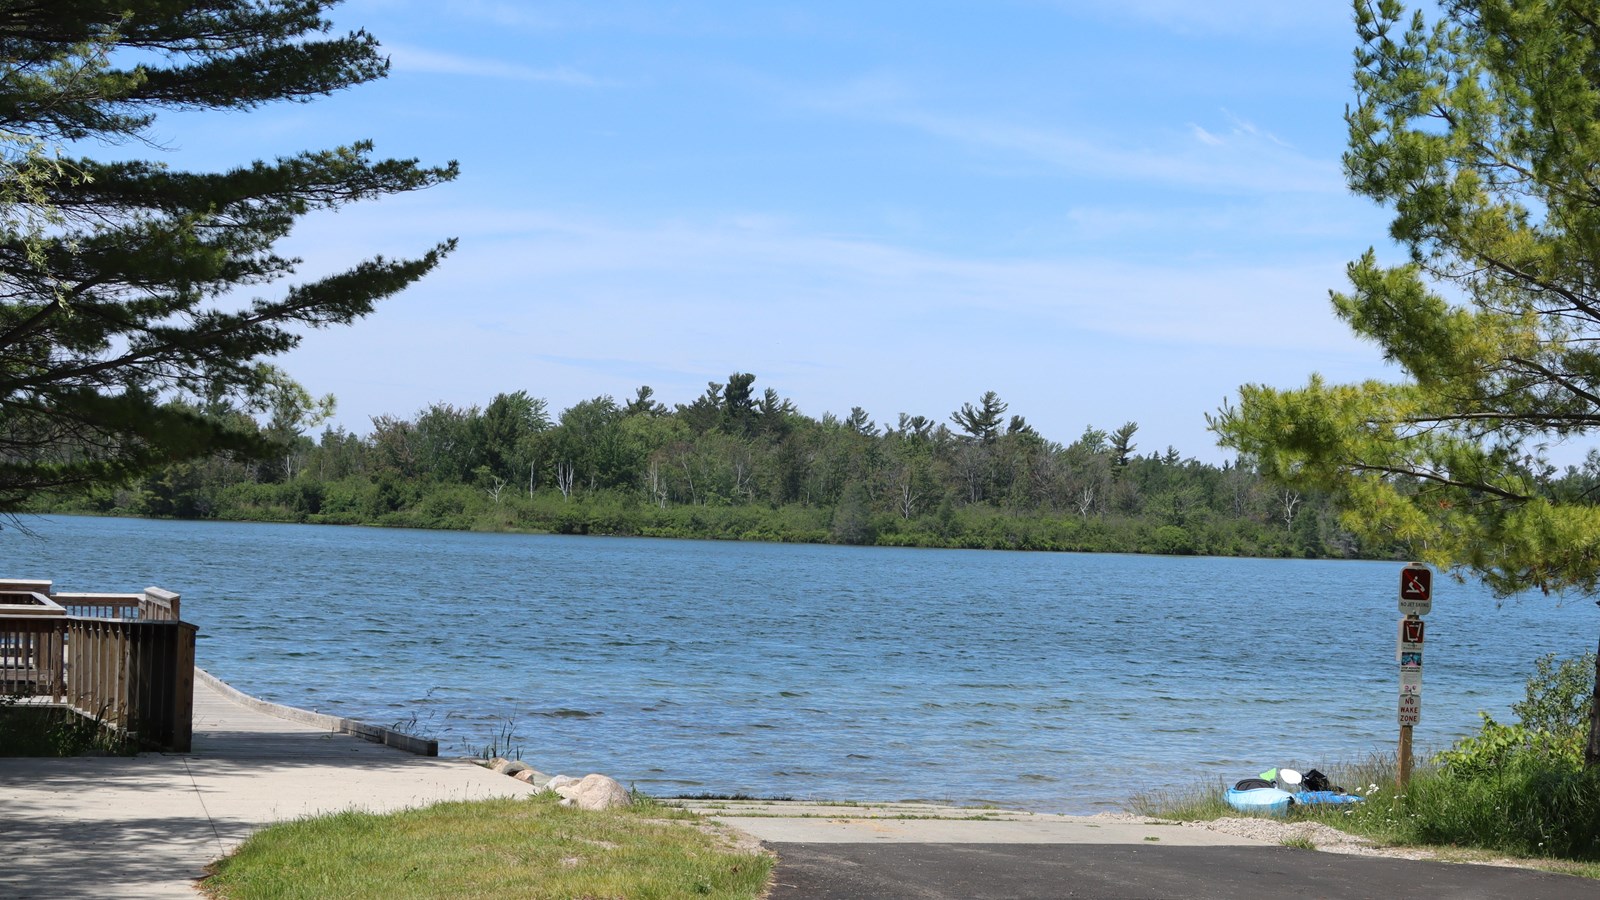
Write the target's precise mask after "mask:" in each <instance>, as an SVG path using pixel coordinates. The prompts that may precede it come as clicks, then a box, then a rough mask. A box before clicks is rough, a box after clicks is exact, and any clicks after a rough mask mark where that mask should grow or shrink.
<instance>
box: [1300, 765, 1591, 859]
mask: <svg viewBox="0 0 1600 900" xmlns="http://www.w3.org/2000/svg"><path fill="white" fill-rule="evenodd" d="M1373 784H1377V785H1379V787H1378V789H1377V790H1375V791H1374V790H1370V786H1371V785H1373ZM1365 786H1366V787H1368V788H1369V790H1368V795H1369V796H1368V800H1367V802H1366V803H1363V804H1360V805H1356V806H1348V807H1324V808H1317V807H1311V808H1308V809H1306V810H1304V811H1302V812H1299V813H1298V815H1301V816H1304V817H1307V818H1315V819H1318V820H1320V821H1324V822H1327V823H1328V824H1330V825H1333V826H1334V827H1336V828H1339V829H1341V830H1343V831H1348V832H1351V833H1353V834H1359V835H1362V836H1363V837H1367V838H1369V839H1371V840H1374V841H1377V842H1380V843H1384V844H1392V845H1402V846H1444V847H1464V848H1473V849H1479V850H1487V851H1491V852H1494V853H1503V854H1507V855H1510V856H1516V857H1522V858H1549V859H1565V860H1571V861H1576V862H1591V863H1594V862H1600V774H1597V773H1585V772H1582V771H1581V770H1577V769H1567V768H1561V767H1557V766H1550V765H1544V764H1541V763H1539V761H1537V760H1534V759H1530V758H1526V757H1519V758H1513V759H1511V760H1509V761H1508V762H1507V764H1506V765H1504V766H1503V767H1502V768H1500V769H1499V770H1496V771H1493V772H1483V773H1477V774H1474V775H1472V776H1470V777H1467V776H1462V775H1457V774H1454V773H1452V772H1451V771H1450V770H1448V769H1440V768H1433V767H1427V768H1423V769H1421V770H1420V771H1418V772H1416V773H1414V774H1413V776H1412V779H1411V785H1410V787H1409V788H1408V789H1407V790H1406V792H1405V793H1403V794H1402V793H1400V792H1399V791H1397V790H1396V789H1395V788H1394V787H1393V782H1389V783H1387V784H1385V783H1382V782H1377V781H1369V782H1368V783H1367V785H1365Z"/></svg>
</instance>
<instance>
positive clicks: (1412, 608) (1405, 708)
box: [1395, 563, 1433, 791]
mask: <svg viewBox="0 0 1600 900" xmlns="http://www.w3.org/2000/svg"><path fill="white" fill-rule="evenodd" d="M1432 611H1433V572H1432V571H1431V570H1429V569H1428V567H1426V566H1424V565H1422V564H1421V563H1411V564H1410V565H1408V566H1406V567H1405V568H1404V569H1401V570H1400V612H1401V613H1403V614H1404V615H1405V618H1404V619H1401V620H1400V636H1399V640H1398V641H1397V642H1396V644H1395V659H1396V661H1398V662H1399V663H1400V711H1399V712H1400V714H1399V719H1400V748H1399V757H1400V759H1399V774H1398V776H1397V777H1396V779H1395V780H1396V781H1397V782H1398V783H1399V787H1400V790H1402V791H1403V790H1405V789H1406V786H1407V785H1409V784H1410V783H1411V729H1412V727H1413V726H1415V725H1416V724H1417V723H1418V722H1421V721H1422V636H1423V633H1424V626H1423V622H1422V617H1423V616H1425V615H1427V614H1428V613H1430V612H1432Z"/></svg>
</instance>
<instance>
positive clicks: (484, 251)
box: [290, 195, 1378, 452]
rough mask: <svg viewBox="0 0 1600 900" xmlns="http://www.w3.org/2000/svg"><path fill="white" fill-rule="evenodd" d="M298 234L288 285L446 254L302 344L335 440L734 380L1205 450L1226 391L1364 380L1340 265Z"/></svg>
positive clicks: (303, 369) (296, 363)
mask: <svg viewBox="0 0 1600 900" xmlns="http://www.w3.org/2000/svg"><path fill="white" fill-rule="evenodd" d="M312 224H313V227H311V228H309V229H308V230H307V231H306V232H305V233H304V234H303V235H300V236H298V237H297V243H299V244H300V245H301V246H302V247H303V248H305V252H304V255H305V256H306V258H307V261H306V266H305V270H306V271H307V272H308V273H311V272H315V271H318V270H321V269H323V268H324V267H328V268H332V267H334V266H335V264H340V265H347V264H349V262H350V261H352V260H354V259H357V258H361V257H363V256H368V255H371V254H372V253H373V252H376V251H377V250H378V249H384V250H388V251H394V250H396V249H402V250H403V248H406V247H408V246H426V244H425V242H423V241H421V240H419V239H418V238H417V237H416V236H417V235H435V234H437V233H439V232H441V231H442V232H444V233H455V234H459V235H460V236H461V239H462V243H461V248H460V250H458V251H457V253H456V254H455V255H453V256H452V257H451V258H450V259H449V260H447V262H446V263H445V265H444V266H443V267H442V268H441V269H440V270H439V271H438V272H436V273H434V274H433V275H431V276H430V277H429V278H427V279H425V280H424V281H423V282H422V283H420V284H418V285H417V286H415V287H414V288H412V289H411V290H409V291H407V292H406V293H405V294H403V295H402V296H401V297H399V298H396V299H395V300H394V301H391V302H389V303H387V304H385V305H384V307H382V308H381V310H380V312H379V313H378V314H377V315H376V316H375V317H374V318H373V320H372V321H370V322H363V323H362V324H361V325H360V326H358V327H357V328H354V329H350V330H349V331H340V332H339V333H338V334H337V335H335V336H328V335H324V334H323V333H321V332H317V333H314V334H313V335H311V336H310V337H308V339H307V345H306V352H304V353H297V354H296V357H295V359H294V360H292V361H291V363H292V365H291V366H290V368H291V371H294V372H295V373H296V375H297V376H298V377H302V378H303V379H304V380H305V381H306V383H308V384H310V385H312V386H313V387H314V388H315V389H316V390H319V391H334V392H335V393H337V394H338V395H339V396H340V400H341V405H342V409H343V410H344V412H343V415H345V416H347V417H348V418H347V420H346V421H347V424H348V426H349V427H352V428H360V427H362V426H363V425H364V416H366V415H372V414H377V413H383V412H399V413H407V412H410V411H411V410H412V409H414V408H415V407H416V406H417V405H419V404H420V403H423V402H427V401H430V400H434V399H443V400H448V401H450V402H454V403H458V404H470V403H483V402H487V400H488V399H489V398H490V397H492V396H493V394H494V393H495V392H497V391H502V390H512V389H516V388H519V387H520V388H527V389H530V390H532V391H533V392H534V393H536V394H537V395H539V396H544V397H547V398H548V399H549V400H550V401H551V404H552V406H554V407H556V408H561V407H563V406H566V405H570V404H571V403H574V402H576V401H578V400H581V399H584V398H586V397H592V396H595V395H596V394H598V393H611V394H614V395H617V396H625V395H628V394H631V392H632V389H633V388H634V387H637V386H638V385H639V384H642V383H648V384H651V385H652V386H654V387H655V388H656V389H657V391H658V394H659V396H661V397H662V398H663V399H665V400H667V401H668V402H678V401H683V402H687V401H688V400H689V399H691V398H692V397H693V396H695V395H696V394H698V393H699V392H700V391H701V390H703V389H704V385H705V381H706V380H707V379H710V378H719V379H720V378H722V377H724V376H725V375H726V374H727V373H728V372H730V371H753V372H756V373H758V374H759V375H760V376H761V378H762V383H763V384H767V385H772V386H775V387H777V388H778V389H779V390H780V391H781V392H782V393H784V394H785V395H786V396H793V397H795V398H796V400H797V402H799V403H800V404H801V406H802V408H803V409H806V410H807V411H808V412H810V413H812V414H820V413H822V412H824V411H833V412H844V411H846V410H848V409H849V408H850V407H851V406H853V405H861V406H864V407H865V408H867V409H868V410H869V412H872V413H873V414H874V415H875V416H878V417H880V418H882V417H892V416H893V415H894V414H895V413H896V412H899V411H910V412H915V413H922V414H928V413H930V412H931V413H933V414H935V415H937V414H938V411H939V410H940V409H952V408H954V407H955V406H956V405H957V404H958V403H959V402H960V401H962V400H964V399H970V398H971V397H975V396H977V395H978V394H979V393H981V392H982V391H983V390H988V389H994V390H998V391H1000V392H1001V393H1002V395H1003V396H1005V397H1006V398H1007V399H1008V400H1011V401H1012V403H1013V406H1014V408H1015V409H1016V410H1017V411H1019V412H1021V413H1023V414H1026V415H1027V416H1028V418H1029V420H1030V421H1031V422H1034V423H1035V425H1036V426H1038V427H1041V428H1042V429H1044V431H1045V433H1047V434H1049V435H1051V436H1053V437H1070V435H1071V434H1072V433H1076V430H1079V429H1081V428H1082V427H1083V424H1084V423H1085V422H1097V423H1100V424H1107V423H1110V424H1117V423H1120V422H1122V421H1126V420H1128V419H1130V418H1133V419H1137V420H1139V421H1141V422H1148V423H1149V426H1148V427H1150V429H1151V430H1152V432H1154V431H1155V429H1156V428H1157V427H1160V428H1162V429H1163V431H1162V432H1161V433H1160V434H1159V435H1157V434H1155V433H1152V435H1151V440H1152V441H1153V442H1154V443H1152V446H1159V445H1163V444H1166V443H1173V444H1176V445H1178V446H1180V447H1182V448H1183V449H1184V450H1185V451H1188V452H1196V451H1199V450H1201V449H1203V448H1204V447H1205V446H1207V445H1208V444H1209V443H1210V439H1209V438H1208V437H1207V436H1206V435H1205V434H1204V430H1203V423H1202V422H1201V419H1200V416H1199V412H1200V411H1203V410H1206V409H1213V408H1215V407H1216V406H1217V404H1219V403H1220V402H1221V400H1222V398H1223V397H1225V396H1227V395H1229V394H1231V393H1232V392H1233V391H1234V390H1235V389H1236V388H1237V386H1238V385H1239V384H1241V383H1244V382H1246V381H1265V382H1268V383H1298V382H1300V381H1301V380H1303V378H1304V376H1305V374H1306V373H1307V371H1308V370H1309V367H1311V366H1316V367H1319V368H1323V369H1324V370H1325V371H1327V374H1329V376H1330V377H1333V378H1336V379H1339V380H1350V379H1351V378H1352V377H1370V376H1373V375H1376V374H1377V368H1376V366H1377V365H1378V364H1377V363H1376V362H1375V360H1376V355H1375V353H1372V352H1368V351H1367V349H1366V348H1364V347H1362V346H1361V345H1359V344H1358V343H1357V342H1356V341H1355V340H1354V339H1353V338H1352V337H1351V336H1350V335H1349V332H1348V330H1347V329H1345V328H1344V327H1342V326H1341V325H1340V324H1339V323H1338V322H1337V320H1335V319H1334V317H1333V315H1332V314H1331V312H1330V309H1329V304H1328V302H1327V290H1328V288H1330V287H1337V286H1338V285H1339V284H1340V283H1341V281H1342V278H1343V274H1342V266H1343V259H1342V258H1338V259H1330V258H1327V257H1326V256H1325V255H1323V254H1308V255H1305V256H1302V257H1299V258H1293V257H1288V256H1285V255H1284V254H1277V255H1274V256H1273V257H1272V258H1270V259H1262V260H1256V259H1246V258H1228V259H1210V260H1205V259H1201V260H1195V259H1172V260H1169V261H1163V262H1160V263H1155V264H1150V263H1140V262H1132V261H1127V260H1119V259H1115V258H1107V257H1104V256H1102V255H1099V254H1097V253H1095V252H1093V251H1090V252H1085V253H1080V254H1077V255H1071V256H1054V255H1042V254H1041V255H1035V256H1006V257H998V256H995V257H983V256H978V255H973V254H964V253H959V252H942V251H933V250H929V249H926V248H920V247H915V246H909V245H905V244H900V243H896V242H893V241H887V240H874V239H862V238H854V237H845V236H840V235H837V234H833V233H828V232H825V231H819V230H816V229H814V228H809V227H807V226H805V225H804V224H801V223H797V222H795V221H793V220H789V219H785V218H784V217H774V216H763V215H736V214H729V215H726V216H722V217H717V218H704V217H702V218H697V219H692V220H688V219H679V220H655V221H639V220H616V219H607V218H601V217H590V216H573V215H570V214H564V213H554V212H542V211H529V210H510V209H486V208H452V207H451V206H450V205H449V204H448V202H447V201H446V198H444V197H443V195H440V196H439V197H437V198H431V197H429V198H424V197H418V198H406V199H405V201H403V202H394V203H391V202H388V201H386V202H385V203H383V204H378V205H375V206H374V207H373V208H370V209H364V210H361V211H360V212H358V213H357V214H356V215H353V216H352V215H349V214H340V215H339V216H337V217H324V218H321V219H319V220H318V221H317V222H315V223H312ZM407 235H411V236H410V237H408V236H407ZM441 347H453V348H470V355H471V359H472V364H471V365H462V366H418V365H416V364H415V361H416V360H418V359H430V358H434V357H435V356H437V353H438V349H439V348H441ZM1307 360H1314V361H1317V362H1312V363H1308V362H1307ZM1362 366H1368V367H1370V368H1367V369H1362V368H1361V367H1362ZM1330 368H1331V370H1330ZM1112 371H1114V372H1116V373H1117V376H1116V379H1115V384H1114V386H1113V385H1111V384H1110V383H1109V382H1107V372H1112ZM1072 385H1078V386H1080V387H1084V389H1083V390H1072V389H1071V388H1070V386H1072ZM1087 386H1105V389H1103V390H1102V389H1100V388H1099V387H1096V388H1095V389H1094V390H1089V389H1088V387H1087ZM1158 423H1159V424H1158Z"/></svg>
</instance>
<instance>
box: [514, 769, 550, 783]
mask: <svg viewBox="0 0 1600 900" xmlns="http://www.w3.org/2000/svg"><path fill="white" fill-rule="evenodd" d="M511 777H512V778H515V779H516V780H518V781H521V782H525V783H527V784H533V785H542V784H544V783H545V782H547V781H549V780H550V776H549V775H546V774H545V773H543V772H541V771H539V770H538V769H530V768H527V767H523V769H522V770H521V771H519V772H517V773H516V774H514V775H512V776H511Z"/></svg>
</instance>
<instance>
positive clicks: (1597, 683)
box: [1583, 645, 1600, 772]
mask: <svg viewBox="0 0 1600 900" xmlns="http://www.w3.org/2000/svg"><path fill="white" fill-rule="evenodd" d="M1583 767H1584V769H1586V770H1588V771H1590V772H1594V771H1600V645H1597V647H1596V650H1595V656H1594V691H1593V693H1592V694H1591V695H1590V697H1589V745H1588V746H1586V747H1584V748H1583Z"/></svg>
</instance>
